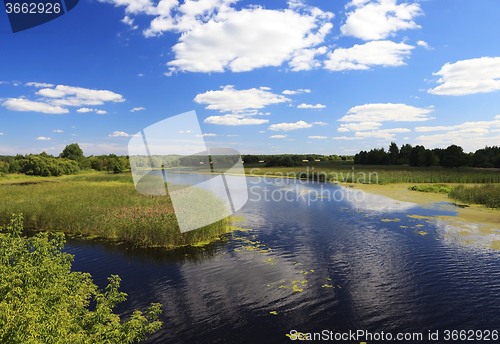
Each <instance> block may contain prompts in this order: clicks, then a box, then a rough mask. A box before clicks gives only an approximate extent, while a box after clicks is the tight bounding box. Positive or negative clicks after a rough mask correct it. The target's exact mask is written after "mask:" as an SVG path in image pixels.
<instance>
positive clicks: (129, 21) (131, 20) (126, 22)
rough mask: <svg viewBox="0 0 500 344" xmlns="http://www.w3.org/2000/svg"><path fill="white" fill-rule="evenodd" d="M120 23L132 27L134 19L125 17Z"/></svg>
mask: <svg viewBox="0 0 500 344" xmlns="http://www.w3.org/2000/svg"><path fill="white" fill-rule="evenodd" d="M121 22H122V23H125V24H127V25H129V26H132V25H133V24H134V19H132V18H130V17H129V16H125V18H123V19H122V20H121Z"/></svg>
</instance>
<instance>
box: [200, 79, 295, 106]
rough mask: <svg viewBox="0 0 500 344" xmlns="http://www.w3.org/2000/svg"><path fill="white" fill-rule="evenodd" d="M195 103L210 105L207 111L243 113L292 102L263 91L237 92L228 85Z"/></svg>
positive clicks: (208, 92)
mask: <svg viewBox="0 0 500 344" xmlns="http://www.w3.org/2000/svg"><path fill="white" fill-rule="evenodd" d="M194 101H195V102H197V103H198V104H208V106H207V107H206V109H210V110H220V112H227V111H232V112H241V111H245V110H248V109H261V108H263V107H265V106H267V105H270V104H278V103H283V102H287V101H290V99H288V98H286V97H285V96H282V95H279V94H274V93H272V92H269V91H267V90H263V89H257V88H251V89H248V90H235V89H234V86H233V85H227V86H224V87H223V88H222V90H217V91H207V92H205V93H201V94H198V95H197V96H196V97H195V98H194Z"/></svg>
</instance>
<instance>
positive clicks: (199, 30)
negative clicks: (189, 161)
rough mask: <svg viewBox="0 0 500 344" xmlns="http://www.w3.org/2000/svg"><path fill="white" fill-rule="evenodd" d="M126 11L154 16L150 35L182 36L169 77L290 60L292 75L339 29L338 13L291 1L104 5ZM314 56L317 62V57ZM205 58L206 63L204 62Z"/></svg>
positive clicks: (117, 0)
mask: <svg viewBox="0 0 500 344" xmlns="http://www.w3.org/2000/svg"><path fill="white" fill-rule="evenodd" d="M99 1H101V2H108V3H112V4H114V5H115V6H125V7H126V8H125V12H126V13H128V14H146V15H152V16H154V19H153V20H152V21H151V23H150V26H149V28H147V29H146V30H144V31H143V34H144V36H146V37H153V36H158V35H162V34H163V33H164V32H174V33H180V37H179V40H178V43H177V44H175V45H174V46H173V47H172V51H173V53H174V55H175V58H174V60H173V61H170V62H168V64H167V65H168V66H169V67H170V69H169V72H168V74H170V75H171V74H172V73H173V72H175V71H190V72H205V73H208V72H223V71H225V70H231V71H233V72H242V71H250V70H252V69H255V68H261V67H266V66H280V65H281V64H282V63H284V62H286V61H289V63H290V67H291V68H292V70H303V69H307V68H313V67H314V66H316V65H317V64H316V63H315V62H314V55H315V54H318V53H321V51H322V50H324V49H323V48H321V47H319V48H318V47H317V46H318V45H320V44H321V43H322V42H323V41H324V38H325V36H326V34H328V33H329V32H330V30H331V28H332V27H333V25H332V24H331V23H330V20H331V19H332V18H333V17H334V15H333V13H330V12H323V11H322V10H320V9H319V8H317V7H311V6H306V5H304V4H303V3H300V5H297V4H298V3H299V2H297V1H290V2H289V6H288V8H285V9H276V10H274V9H272V10H271V9H265V8H263V7H261V6H257V5H252V6H249V7H248V8H243V9H241V10H236V9H235V8H234V7H232V5H233V4H235V3H236V2H237V0H198V1H192V0H186V1H184V2H183V3H182V4H180V3H179V2H178V1H176V0H161V1H160V2H158V3H152V2H151V1H150V0H99ZM311 55H312V56H313V57H311ZM200 56H203V58H202V59H200V58H199V57H200Z"/></svg>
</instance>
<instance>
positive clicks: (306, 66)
mask: <svg viewBox="0 0 500 344" xmlns="http://www.w3.org/2000/svg"><path fill="white" fill-rule="evenodd" d="M326 51H327V48H326V47H325V46H323V47H319V48H317V49H312V48H310V49H301V50H297V51H296V52H295V53H294V56H293V58H292V60H291V61H290V62H288V65H289V66H290V67H291V69H292V71H294V72H298V71H301V70H311V69H313V68H319V67H321V62H320V61H319V60H316V59H315V58H314V57H315V56H316V55H323V54H325V53H326Z"/></svg>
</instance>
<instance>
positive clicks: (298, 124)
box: [268, 121, 312, 131]
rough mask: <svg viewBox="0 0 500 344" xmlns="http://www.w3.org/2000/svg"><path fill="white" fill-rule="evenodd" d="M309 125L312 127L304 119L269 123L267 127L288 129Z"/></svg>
mask: <svg viewBox="0 0 500 344" xmlns="http://www.w3.org/2000/svg"><path fill="white" fill-rule="evenodd" d="M310 127H312V124H309V123H306V122H304V121H298V122H296V123H279V124H271V125H270V126H269V128H268V129H269V130H273V131H279V130H283V131H290V130H297V129H303V128H310Z"/></svg>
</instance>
